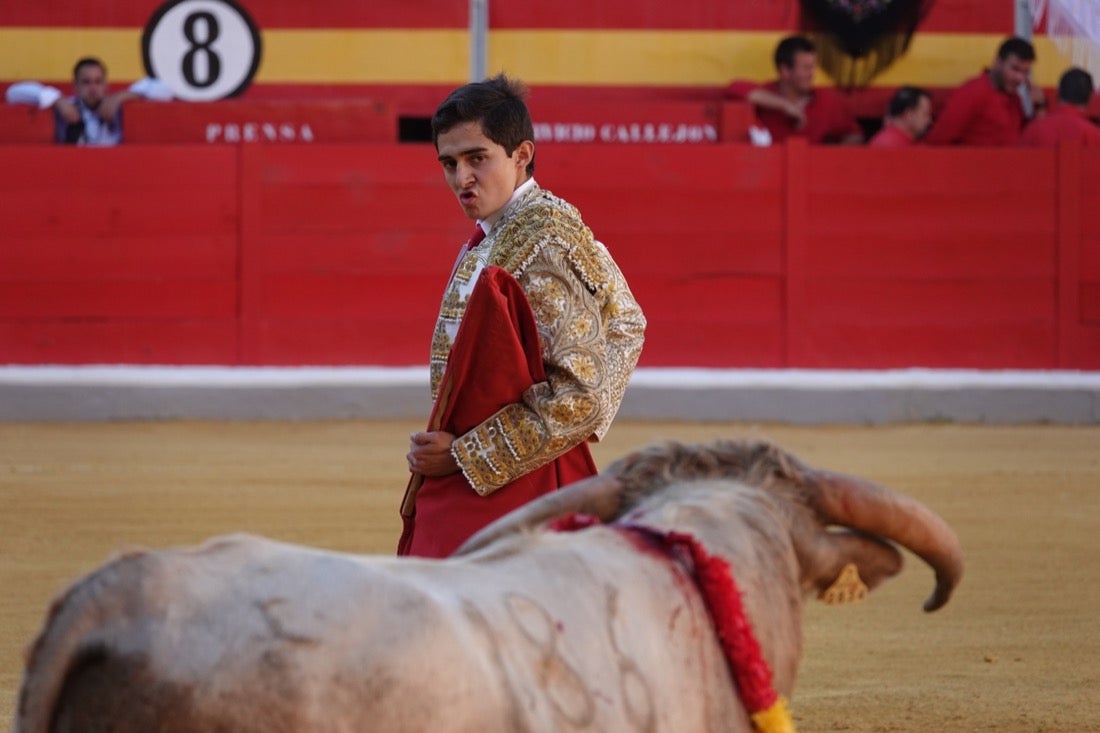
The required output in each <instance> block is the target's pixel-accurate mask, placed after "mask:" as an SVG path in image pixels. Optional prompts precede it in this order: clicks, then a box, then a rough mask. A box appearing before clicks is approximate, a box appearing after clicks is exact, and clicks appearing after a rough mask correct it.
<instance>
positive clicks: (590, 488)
mask: <svg viewBox="0 0 1100 733" xmlns="http://www.w3.org/2000/svg"><path fill="white" fill-rule="evenodd" d="M622 488H623V485H622V483H621V482H620V481H619V479H618V478H617V477H615V476H613V475H611V474H598V475H596V476H592V477H590V478H586V479H583V480H581V481H578V482H576V483H573V484H570V485H568V486H565V487H563V488H561V489H558V490H557V491H552V492H550V493H549V494H545V495H543V496H540V497H539V498H538V499H535V500H534V501H531V502H529V503H527V504H524V505H523V506H521V507H519V508H518V509H513V510H512V511H510V512H508V513H507V514H505V515H504V516H503V517H501V518H499V519H497V520H496V521H494V522H492V523H491V524H489V525H487V526H486V527H483V528H482V529H480V530H478V532H477V533H476V534H474V536H472V537H470V538H469V539H468V540H466V541H465V542H463V543H462V546H461V547H459V548H458V549H457V550H455V552H454V554H455V555H466V554H469V553H471V552H473V551H474V550H477V549H480V548H482V547H485V546H486V545H488V544H490V543H491V542H494V541H495V540H498V539H500V538H501V537H504V536H505V535H510V534H514V533H515V532H521V531H524V530H528V529H531V528H533V527H536V526H538V525H540V524H545V523H546V522H549V521H550V520H551V519H556V518H557V517H561V516H564V515H566V514H574V513H575V514H591V515H593V516H596V517H599V518H600V520H601V521H604V522H606V521H608V520H610V519H612V518H613V516H614V514H615V512H616V511H618V508H619V504H620V503H621V499H622Z"/></svg>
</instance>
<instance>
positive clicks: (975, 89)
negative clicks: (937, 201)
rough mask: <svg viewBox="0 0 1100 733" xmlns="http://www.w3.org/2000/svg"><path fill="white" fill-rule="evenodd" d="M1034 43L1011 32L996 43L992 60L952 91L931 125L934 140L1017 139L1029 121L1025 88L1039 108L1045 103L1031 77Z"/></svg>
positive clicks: (955, 142)
mask: <svg viewBox="0 0 1100 733" xmlns="http://www.w3.org/2000/svg"><path fill="white" fill-rule="evenodd" d="M1034 61H1035V49H1034V48H1033V47H1032V45H1031V44H1030V43H1029V42H1028V41H1025V40H1024V39H1023V38H1016V37H1013V38H1009V39H1008V40H1006V41H1005V42H1004V43H1002V44H1001V47H1000V48H999V49H997V56H996V58H994V59H993V64H992V65H991V66H990V67H989V68H988V69H985V70H984V71H983V72H982V73H981V74H979V75H978V76H976V77H974V78H973V79H970V80H969V81H967V82H965V83H964V84H963V85H962V86H960V87H959V88H958V89H956V90H955V91H954V92H952V94H951V97H950V98H949V99H948V100H947V105H946V106H945V107H944V109H943V111H942V112H940V114H939V115H938V116H937V118H936V124H934V125H933V126H932V129H931V130H929V132H928V136H927V138H926V140H927V142H929V143H931V144H933V145H1015V144H1017V143H1018V142H1019V140H1020V132H1021V131H1023V129H1024V123H1026V122H1027V118H1028V111H1029V110H1025V108H1024V104H1025V101H1024V94H1023V93H1021V89H1024V90H1025V92H1026V95H1027V99H1028V101H1029V106H1033V107H1034V108H1035V110H1036V111H1037V112H1038V111H1039V110H1041V109H1042V108H1043V107H1045V106H1046V100H1045V98H1044V97H1043V91H1042V89H1040V88H1039V87H1038V86H1036V85H1034V84H1032V83H1031V81H1030V79H1029V75H1030V74H1031V65H1032V63H1034Z"/></svg>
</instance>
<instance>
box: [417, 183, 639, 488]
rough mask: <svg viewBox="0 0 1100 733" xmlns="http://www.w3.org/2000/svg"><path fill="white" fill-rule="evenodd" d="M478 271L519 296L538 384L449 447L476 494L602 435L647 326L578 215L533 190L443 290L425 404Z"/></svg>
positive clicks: (468, 256) (434, 389) (434, 388)
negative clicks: (534, 336) (543, 376)
mask: <svg viewBox="0 0 1100 733" xmlns="http://www.w3.org/2000/svg"><path fill="white" fill-rule="evenodd" d="M486 248H487V249H486ZM486 253H487V256H486ZM486 265H497V266H499V267H502V268H503V269H505V270H507V271H508V272H509V273H511V274H512V275H513V276H514V277H516V279H517V280H518V282H519V284H520V286H521V287H522V288H523V291H524V292H525V293H526V295H527V299H528V302H529V303H530V305H531V309H532V311H533V313H534V315H535V321H536V323H537V325H538V331H539V342H540V349H541V353H542V357H543V363H544V365H545V368H546V373H547V380H546V381H545V382H539V383H537V384H534V385H532V386H531V387H530V388H529V389H527V390H526V391H525V392H524V394H523V395H522V396H521V397H520V398H519V400H518V401H517V402H515V403H513V404H511V405H508V406H506V407H504V408H503V409H501V410H500V411H498V412H497V413H496V414H495V415H493V416H491V417H490V418H488V419H487V420H486V421H485V422H483V423H482V424H481V425H478V426H477V427H475V428H474V429H473V430H471V431H470V432H468V433H466V434H465V435H462V436H458V437H457V438H456V439H455V442H454V444H453V446H452V453H453V454H454V456H455V459H456V460H457V461H458V463H459V466H460V467H461V468H462V472H463V473H464V474H465V476H466V478H467V479H468V480H469V482H470V484H471V485H472V486H473V487H474V489H475V490H476V491H477V492H478V493H479V494H481V495H487V494H490V493H492V492H493V491H495V490H496V489H498V488H500V487H502V486H505V485H506V484H508V483H510V482H511V481H514V480H515V479H517V478H518V477H520V476H522V475H524V474H526V473H529V472H531V471H533V470H535V469H536V468H538V467H540V466H542V465H544V464H546V463H548V462H550V461H552V460H553V459H555V458H557V457H558V456H560V455H561V454H563V453H565V452H566V451H567V450H569V449H570V448H572V447H573V446H575V445H577V444H579V443H581V442H583V441H585V440H589V439H599V438H602V437H603V436H604V434H605V433H606V432H607V429H608V428H609V427H610V425H611V421H612V420H613V419H614V417H615V413H616V412H617V411H618V409H619V405H620V403H621V402H622V397H623V393H624V391H625V389H626V385H627V383H628V382H629V380H630V376H631V374H632V373H633V371H634V366H635V365H636V364H637V361H638V356H639V354H640V353H641V348H642V341H643V335H644V331H645V325H646V323H645V316H644V315H643V314H642V311H641V308H639V307H638V304H637V302H636V301H635V300H634V297H633V295H631V293H630V289H629V287H628V286H627V284H626V280H625V279H624V278H623V276H622V273H621V272H620V271H619V268H618V267H617V266H616V265H615V263H614V261H613V260H612V259H611V256H610V255H609V254H608V252H607V249H606V248H605V247H604V246H603V245H602V244H600V243H599V242H597V241H595V239H594V238H593V236H592V232H591V230H589V229H588V227H586V226H585V225H584V222H583V221H581V218H580V213H579V212H578V211H577V209H576V208H574V207H573V206H572V205H571V204H569V203H567V202H566V201H564V200H562V199H559V198H557V197H556V196H554V195H553V194H551V193H550V192H549V191H545V190H543V189H540V188H538V187H535V188H533V189H532V190H531V191H529V192H528V193H527V195H525V196H524V197H523V198H522V199H520V200H519V201H517V202H515V203H514V204H513V205H512V206H511V207H510V209H509V210H508V211H507V212H505V215H504V216H503V217H502V218H501V220H500V221H499V222H497V224H496V226H494V227H493V230H492V231H491V232H490V233H489V235H488V237H486V239H485V240H484V241H483V242H482V243H481V245H480V246H478V247H476V248H475V249H474V250H472V251H471V252H468V253H467V254H466V255H465V256H464V257H463V259H462V261H461V262H460V263H459V266H458V268H457V270H456V274H455V277H454V278H452V281H451V283H450V284H449V285H448V289H447V292H446V294H445V296H444V299H443V306H442V307H441V309H440V318H439V321H438V323H437V325H436V332H435V335H434V337H433V340H432V361H431V386H432V396H433V398H434V397H435V396H436V394H437V390H438V388H439V383H440V380H441V379H442V376H443V370H444V368H445V366H446V359H447V355H448V354H449V352H450V348H451V340H450V338H449V337H448V336H447V325H448V324H450V325H451V330H452V331H453V330H454V328H453V326H454V324H455V323H456V322H458V321H460V320H461V317H462V313H463V312H464V311H465V308H466V303H467V300H468V297H469V292H470V290H471V289H472V285H471V284H470V278H471V277H474V278H476V276H477V274H479V273H480V270H481V269H482V267H484V266H486ZM460 294H461V297H460Z"/></svg>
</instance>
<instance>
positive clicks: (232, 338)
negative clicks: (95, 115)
mask: <svg viewBox="0 0 1100 733" xmlns="http://www.w3.org/2000/svg"><path fill="white" fill-rule="evenodd" d="M434 158H435V156H434V155H433V152H432V150H431V148H430V146H425V145H394V144H388V145H319V144H313V145H295V144H288V145H269V144H257V145H173V146H167V145H166V146H152V145H128V146H122V147H118V148H113V149H105V150H104V149H100V150H88V149H78V150H74V149H65V148H58V147H55V146H50V145H43V146H9V147H0V165H2V166H3V169H4V170H5V172H6V174H7V175H5V176H4V177H3V179H0V202H2V204H0V233H2V234H0V236H2V238H3V239H2V242H0V363H24V364H27V363H29V364H34V363H119V362H121V363H162V364H201V363H210V364H281V365H289V364H320V365H324V364H376V365H405V364H423V363H425V361H426V358H427V356H426V355H427V348H428V338H429V334H430V329H431V325H432V322H433V320H434V316H435V313H436V310H437V308H438V302H439V296H440V293H441V290H442V286H443V283H444V279H445V278H446V275H447V272H448V271H449V269H450V267H451V264H452V263H453V260H454V256H455V252H456V249H457V247H458V245H459V244H460V243H461V241H462V240H463V238H464V236H465V234H466V232H467V230H468V226H469V225H468V222H467V221H465V220H464V219H463V218H462V217H461V215H460V213H459V210H458V208H457V205H456V204H455V202H454V200H453V198H452V196H451V194H450V192H449V191H448V190H447V189H446V187H445V186H444V184H443V181H442V176H441V174H440V171H439V166H438V163H437V162H436V161H435V159H434ZM538 165H539V168H538V172H537V176H538V179H539V181H540V183H542V184H543V185H544V186H546V187H547V188H550V189H551V190H554V191H555V192H557V193H559V194H561V195H563V196H565V197H566V198H568V199H570V200H571V201H573V202H574V203H576V204H577V205H578V206H579V207H580V208H581V210H582V211H583V212H584V214H585V218H586V220H587V221H588V222H589V224H590V225H591V226H592V228H593V230H594V231H595V232H596V234H597V236H598V237H599V238H600V239H601V240H603V241H604V242H605V243H606V244H607V245H608V246H609V247H610V248H611V250H612V251H613V253H614V254H615V257H616V259H617V260H618V261H619V263H620V265H621V266H622V268H623V270H624V271H625V272H626V274H627V277H628V279H629V280H630V282H631V285H632V287H633V289H634V290H635V294H636V295H637V297H638V299H639V301H640V302H641V303H642V305H643V307H644V308H645V310H646V313H647V315H648V316H649V320H650V330H649V334H648V337H647V343H646V348H645V351H644V353H643V356H642V363H643V365H646V366H714V367H825V368H831V367H838V368H839V367H846V368H847V367H854V368H859V367H866V368H886V367H904V366H932V367H976V368H989V369H996V368H1069V369H1097V368H1100V223H1098V220H1097V219H1096V217H1094V216H1090V215H1088V213H1089V212H1094V211H1097V210H1100V185H1098V184H1100V151H1093V150H1089V151H1083V150H1079V149H1064V150H1059V151H1054V150H1007V151H1006V150H943V149H939V150H937V149H928V150H924V149H921V150H911V151H876V150H869V149H857V150H852V149H846V150H841V149H835V148H827V147H809V146H806V145H804V144H797V143H795V144H792V145H789V146H786V147H774V148H765V149H758V148H753V147H750V146H747V145H698V146H695V145H690V146H677V145H622V146H619V145H575V144H555V143H546V144H542V145H540V155H539V162H538Z"/></svg>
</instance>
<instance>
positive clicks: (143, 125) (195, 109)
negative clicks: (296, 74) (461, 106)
mask: <svg viewBox="0 0 1100 733" xmlns="http://www.w3.org/2000/svg"><path fill="white" fill-rule="evenodd" d="M125 135H126V142H127V143H128V144H132V143H191V144H195V143H269V144H270V143H380V142H381V143H394V142H397V113H396V112H394V110H393V108H392V107H391V105H390V104H389V103H388V102H383V101H381V100H372V99H345V100H332V101H324V100H314V101H310V102H303V101H295V100H223V101H217V102H206V103H202V104H193V103H190V102H182V101H173V102H144V101H141V102H132V103H130V104H127V105H126V130H125Z"/></svg>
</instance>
